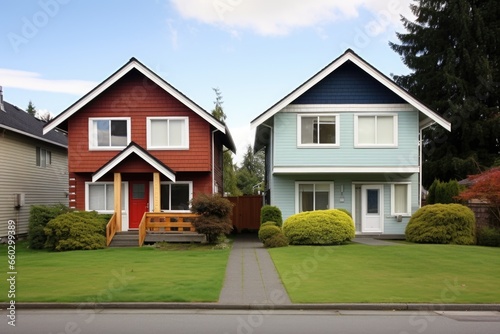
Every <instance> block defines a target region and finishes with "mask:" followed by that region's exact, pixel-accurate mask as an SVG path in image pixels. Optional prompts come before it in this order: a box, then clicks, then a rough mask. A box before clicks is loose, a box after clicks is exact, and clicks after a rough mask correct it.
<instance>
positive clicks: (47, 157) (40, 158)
mask: <svg viewBox="0 0 500 334" xmlns="http://www.w3.org/2000/svg"><path fill="white" fill-rule="evenodd" d="M51 164H52V153H51V152H50V151H49V150H46V149H44V148H41V147H37V148H36V165H37V166H38V167H42V168H46V167H47V166H50V165H51Z"/></svg>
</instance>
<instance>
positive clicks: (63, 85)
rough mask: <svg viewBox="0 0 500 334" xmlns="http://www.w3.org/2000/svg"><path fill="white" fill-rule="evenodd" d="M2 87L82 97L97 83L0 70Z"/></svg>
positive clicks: (6, 69)
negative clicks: (54, 78) (52, 78)
mask: <svg viewBox="0 0 500 334" xmlns="http://www.w3.org/2000/svg"><path fill="white" fill-rule="evenodd" d="M0 85H2V86H5V87H13V88H21V89H27V90H37V91H44V92H55V93H66V94H73V95H82V94H85V93H87V92H89V91H90V90H91V89H92V88H94V87H95V86H96V85H97V83H96V82H93V81H83V80H49V79H43V78H42V77H41V75H40V74H39V73H35V72H28V71H19V70H12V69H8V68H0Z"/></svg>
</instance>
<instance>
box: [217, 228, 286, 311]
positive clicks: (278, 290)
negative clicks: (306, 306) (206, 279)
mask: <svg viewBox="0 0 500 334" xmlns="http://www.w3.org/2000/svg"><path fill="white" fill-rule="evenodd" d="M219 304H228V305H250V304H258V305H290V304H291V302H290V298H289V297H288V294H287V293H286V290H285V288H284V287H283V284H281V280H280V278H279V276H278V273H277V271H276V268H275V267H274V263H273V261H272V260H271V257H270V256H269V253H268V252H267V250H266V249H265V248H264V246H263V245H262V243H261V242H260V241H259V239H257V236H256V235H249V234H241V235H237V236H236V238H235V240H234V243H233V248H232V250H231V254H230V255H229V261H228V263H227V268H226V277H225V280H224V286H223V288H222V291H221V294H220V297H219Z"/></svg>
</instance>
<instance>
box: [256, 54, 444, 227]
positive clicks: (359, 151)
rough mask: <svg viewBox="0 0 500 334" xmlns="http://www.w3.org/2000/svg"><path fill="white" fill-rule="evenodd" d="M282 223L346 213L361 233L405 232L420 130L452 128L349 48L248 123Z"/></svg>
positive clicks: (413, 201)
mask: <svg viewBox="0 0 500 334" xmlns="http://www.w3.org/2000/svg"><path fill="white" fill-rule="evenodd" d="M251 124H252V128H255V129H256V134H255V146H254V149H255V150H256V151H258V150H262V149H264V150H265V153H266V186H267V194H266V195H267V196H266V197H267V198H266V200H267V203H268V204H271V205H276V206H278V207H279V208H280V209H281V211H282V213H283V219H286V218H287V217H289V216H290V215H292V214H295V213H298V212H302V211H310V210H321V209H328V208H344V209H347V210H349V211H350V212H351V213H352V215H353V218H354V222H355V224H356V233H357V234H377V235H380V234H384V235H401V234H404V230H405V227H406V224H407V222H408V219H409V217H410V216H411V215H412V213H414V212H415V211H416V210H417V209H418V208H419V206H420V194H421V189H420V184H421V182H420V181H421V178H420V173H421V169H420V167H421V158H420V157H421V156H422V152H421V146H420V145H419V142H420V138H421V134H422V130H423V129H424V128H426V127H428V126H431V125H433V124H438V125H439V126H442V127H443V128H445V129H446V130H448V131H450V130H451V125H450V123H449V122H447V121H446V120H444V119H443V118H441V117H440V116H439V115H437V114H436V113H435V112H433V111H432V110H430V109H429V108H428V107H426V106H425V105H424V104H422V103H421V102H419V101H418V100H417V99H416V98H414V97H413V96H412V95H410V94H409V93H408V92H406V91H405V90H404V89H402V88H401V87H399V86H398V85H396V84H395V83H394V82H393V81H392V80H391V79H389V78H388V77H386V76H385V75H383V74H382V73H381V72H379V71H378V70H377V69H376V68H374V67H373V66H371V65H370V64H368V63H367V62H366V61H364V60H363V59H361V58H360V57H359V56H358V55H357V54H356V53H354V52H353V51H352V50H347V51H346V52H345V53H344V54H343V55H341V56H340V57H339V58H337V59H336V60H334V61H333V62H332V63H330V64H329V65H328V66H326V67H325V68H324V69H322V70H321V71H320V72H318V73H317V74H316V75H314V76H313V77H312V78H310V79H309V80H307V81H306V82H305V83H303V84H302V85H301V86H299V87H298V88H297V89H295V90H294V91H292V92H291V93H290V94H288V95H287V96H285V97H284V98H283V99H281V100H280V101H278V102H277V103H276V104H275V105H273V106H272V107H271V108H269V109H268V110H266V111H265V112H264V113H262V114H261V115H260V116H258V117H257V118H255V119H254V120H253V121H252V123H251Z"/></svg>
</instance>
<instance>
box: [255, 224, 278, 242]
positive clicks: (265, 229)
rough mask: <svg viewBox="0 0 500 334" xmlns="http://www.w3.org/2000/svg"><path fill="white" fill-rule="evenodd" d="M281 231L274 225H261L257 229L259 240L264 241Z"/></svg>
mask: <svg viewBox="0 0 500 334" xmlns="http://www.w3.org/2000/svg"><path fill="white" fill-rule="evenodd" d="M278 233H281V229H280V228H279V227H278V226H276V225H267V226H262V227H261V228H260V229H259V240H260V241H262V242H265V241H266V240H267V239H269V238H270V237H272V236H273V235H275V234H278Z"/></svg>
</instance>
